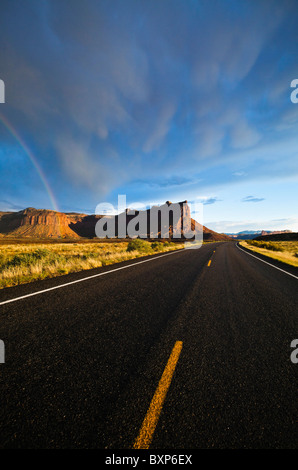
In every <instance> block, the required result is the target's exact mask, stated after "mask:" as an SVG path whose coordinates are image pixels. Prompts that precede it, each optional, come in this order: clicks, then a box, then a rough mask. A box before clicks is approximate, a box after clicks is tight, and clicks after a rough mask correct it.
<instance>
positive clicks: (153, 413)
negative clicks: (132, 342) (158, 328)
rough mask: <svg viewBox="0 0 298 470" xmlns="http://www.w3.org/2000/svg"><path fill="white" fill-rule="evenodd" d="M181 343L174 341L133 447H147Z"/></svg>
mask: <svg viewBox="0 0 298 470" xmlns="http://www.w3.org/2000/svg"><path fill="white" fill-rule="evenodd" d="M182 344H183V343H182V341H176V343H175V346H174V348H173V350H172V353H171V355H170V357H169V360H168V363H167V365H166V368H165V370H164V372H163V374H162V377H161V379H160V381H159V384H158V387H157V389H156V391H155V394H154V396H153V398H152V401H151V403H150V406H149V408H148V411H147V414H146V416H145V419H144V421H143V424H142V426H141V429H140V432H139V435H138V437H137V439H136V441H135V443H134V446H133V448H134V449H149V446H150V444H151V441H152V438H153V434H154V431H155V428H156V425H157V423H158V419H159V416H160V413H161V410H162V407H163V404H164V401H165V398H166V395H167V392H168V389H169V387H170V384H171V381H172V377H173V374H174V371H175V368H176V365H177V362H178V359H179V356H180V353H181V350H182Z"/></svg>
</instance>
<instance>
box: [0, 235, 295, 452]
mask: <svg viewBox="0 0 298 470" xmlns="http://www.w3.org/2000/svg"><path fill="white" fill-rule="evenodd" d="M139 261H140V260H135V261H130V262H126V263H121V264H119V265H117V266H116V265H114V266H109V267H105V268H101V269H97V270H92V271H91V272H90V271H89V272H84V273H78V274H73V275H69V276H63V277H60V278H57V279H50V280H46V281H41V282H35V283H32V284H30V285H29V284H28V285H25V286H19V287H16V288H10V289H4V290H2V291H0V339H1V340H3V341H4V343H5V353H6V362H5V364H0V395H1V407H0V447H1V448H99V449H131V448H132V447H133V445H134V443H135V440H136V438H137V436H138V434H139V431H140V429H141V428H142V423H143V420H144V418H145V416H146V413H147V411H148V409H149V407H150V403H152V399H153V397H154V394H155V393H156V390H157V387H158V385H159V383H160V378H161V377H162V375H163V373H164V371H165V367H166V365H167V362H168V360H169V357H170V355H171V352H172V351H173V348H174V346H175V344H176V342H179V344H180V345H181V346H182V348H181V351H180V354H179V358H178V357H177V361H176V363H175V367H174V370H173V374H172V376H171V379H170V383H169V388H168V390H167V393H166V396H165V399H164V401H163V403H162V406H161V412H160V415H159V416H158V419H157V424H156V427H155V428H154V432H153V436H152V441H151V443H150V449H169V450H170V449H200V448H218V449H220V448H235V449H236V448H297V444H298V432H297V415H298V413H297V411H298V400H297V390H298V365H297V364H293V363H292V362H291V360H290V355H291V352H292V349H291V347H290V345H291V342H292V341H293V340H294V339H296V338H298V315H297V313H298V278H295V277H293V276H290V275H288V274H286V273H285V272H282V271H280V270H278V269H275V268H274V267H271V266H269V265H267V264H265V263H263V262H262V261H260V260H258V259H255V258H253V257H252V256H249V255H248V254H246V253H244V252H242V251H240V250H239V249H238V248H237V247H236V245H235V244H234V243H215V244H208V245H204V246H203V247H202V248H200V249H198V250H184V251H180V252H176V253H173V254H170V255H166V256H157V257H156V259H152V258H151V260H150V261H148V262H147V261H146V262H145V263H140V262H139ZM210 261H211V262H210ZM126 266H129V267H126ZM119 267H125V268H124V269H120V270H119V269H117V270H116V271H114V270H115V268H119ZM106 272H109V273H108V274H104V275H101V276H96V277H91V276H94V275H95V274H100V273H106ZM87 277H88V278H89V279H87V280H86V279H85V280H84V281H83V282H76V283H73V282H74V281H76V280H79V279H82V278H87ZM65 283H70V284H69V285H66V286H64V287H61V288H59V289H54V290H46V289H51V288H52V287H55V286H58V285H62V284H65ZM40 290H45V292H43V293H40V294H38V295H34V296H31V297H26V295H28V294H30V293H32V292H36V291H40ZM19 297H22V298H19ZM16 298H18V300H16V301H13V302H8V303H3V302H7V301H8V300H13V299H16Z"/></svg>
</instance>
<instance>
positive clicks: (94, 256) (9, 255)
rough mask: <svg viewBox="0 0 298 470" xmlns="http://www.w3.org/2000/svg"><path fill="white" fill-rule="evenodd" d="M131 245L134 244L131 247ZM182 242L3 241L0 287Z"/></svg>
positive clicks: (172, 247)
mask: <svg viewBox="0 0 298 470" xmlns="http://www.w3.org/2000/svg"><path fill="white" fill-rule="evenodd" d="M128 247H130V248H129V249H128ZM183 247H184V245H183V244H178V243H156V242H153V243H149V242H143V244H139V245H138V246H134V245H133V244H130V245H129V242H121V243H92V242H91V243H88V244H86V243H67V244H65V243H53V244H43V243H40V244H36V243H34V244H28V243H25V244H22V243H19V244H5V245H0V288H4V287H10V286H15V285H18V284H24V283H26V282H31V281H34V280H37V279H45V278H48V277H55V276H59V275H63V274H68V273H72V272H78V271H84V270H86V269H92V268H98V267H101V266H105V265H109V264H114V263H119V262H121V261H126V260H129V259H134V258H138V257H140V256H144V255H153V254H156V253H160V252H166V251H172V250H177V249H181V248H183Z"/></svg>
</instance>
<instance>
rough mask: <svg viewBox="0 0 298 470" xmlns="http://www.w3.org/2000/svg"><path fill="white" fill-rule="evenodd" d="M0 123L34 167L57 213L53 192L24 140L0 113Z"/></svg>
mask: <svg viewBox="0 0 298 470" xmlns="http://www.w3.org/2000/svg"><path fill="white" fill-rule="evenodd" d="M0 121H1V122H2V124H3V125H4V126H5V128H6V129H7V130H8V131H9V132H10V134H11V135H12V136H13V137H14V138H15V139H16V141H17V142H18V144H19V145H20V147H21V148H22V149H23V151H24V152H25V153H26V155H27V156H28V157H29V159H30V161H31V163H32V165H33V166H34V168H35V170H36V171H37V173H38V175H39V177H40V179H41V181H42V184H43V186H44V188H45V190H46V192H47V195H48V197H49V200H50V202H51V206H52V208H53V210H55V211H57V212H59V209H58V204H57V202H56V199H55V196H54V194H53V191H52V190H51V187H50V185H49V183H48V182H47V179H46V177H45V174H44V172H43V170H42V169H41V167H40V165H39V163H38V161H37V160H36V157H35V156H34V155H33V153H32V152H31V150H30V149H29V147H28V146H27V144H26V142H24V140H23V139H22V137H21V136H20V135H19V134H18V132H17V131H16V129H15V128H14V127H13V126H12V124H11V123H10V122H9V121H8V119H7V118H6V117H4V116H3V115H2V114H1V113H0Z"/></svg>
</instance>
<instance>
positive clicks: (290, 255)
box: [240, 240, 298, 267]
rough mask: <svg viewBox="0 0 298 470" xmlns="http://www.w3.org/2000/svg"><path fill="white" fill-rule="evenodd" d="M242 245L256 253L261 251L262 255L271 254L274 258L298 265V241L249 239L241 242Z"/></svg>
mask: <svg viewBox="0 0 298 470" xmlns="http://www.w3.org/2000/svg"><path fill="white" fill-rule="evenodd" d="M240 245H241V246H243V247H245V248H249V249H250V250H252V251H255V252H256V253H261V254H262V255H266V256H269V257H270V258H272V259H275V260H278V261H282V262H283V263H286V264H289V265H291V266H295V267H298V242H297V241H284V242H281V241H275V242H262V241H257V240H248V241H242V242H240Z"/></svg>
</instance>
